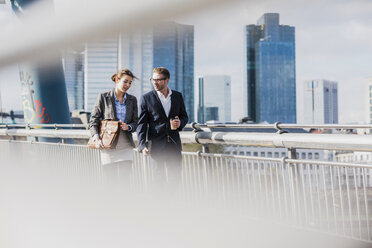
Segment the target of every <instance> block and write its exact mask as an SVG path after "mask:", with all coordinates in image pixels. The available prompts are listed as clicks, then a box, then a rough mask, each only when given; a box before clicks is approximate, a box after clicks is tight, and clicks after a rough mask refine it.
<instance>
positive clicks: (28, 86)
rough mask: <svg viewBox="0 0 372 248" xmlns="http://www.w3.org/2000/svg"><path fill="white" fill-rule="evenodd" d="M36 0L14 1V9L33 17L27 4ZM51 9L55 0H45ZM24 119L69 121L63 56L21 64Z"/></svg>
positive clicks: (39, 122)
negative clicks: (36, 62) (43, 61)
mask: <svg viewBox="0 0 372 248" xmlns="http://www.w3.org/2000/svg"><path fill="white" fill-rule="evenodd" d="M36 1H37V0H11V3H12V8H13V10H14V12H15V13H16V14H17V15H18V16H19V17H20V18H22V16H26V15H27V16H31V17H32V14H33V13H32V12H30V11H28V10H27V7H28V6H29V5H30V4H32V3H34V2H36ZM45 3H46V4H48V7H50V9H51V11H52V7H53V2H52V1H51V0H50V1H48V2H45ZM19 68H20V79H21V83H22V101H23V110H24V118H25V122H27V123H32V124H53V123H63V124H70V123H71V119H70V111H69V106H68V101H67V92H66V85H65V78H64V73H63V66H62V60H61V55H60V54H58V53H57V54H56V59H55V60H54V61H53V62H50V63H48V64H47V65H45V64H43V65H38V64H35V63H34V64H32V63H28V62H25V63H23V64H20V65H19Z"/></svg>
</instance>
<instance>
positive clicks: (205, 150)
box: [202, 144, 210, 153]
mask: <svg viewBox="0 0 372 248" xmlns="http://www.w3.org/2000/svg"><path fill="white" fill-rule="evenodd" d="M209 152H210V150H209V144H203V145H202V153H209Z"/></svg>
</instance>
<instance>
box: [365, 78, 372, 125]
mask: <svg viewBox="0 0 372 248" xmlns="http://www.w3.org/2000/svg"><path fill="white" fill-rule="evenodd" d="M366 82H367V84H366V86H367V90H366V94H367V97H366V99H367V103H366V106H367V111H366V122H367V123H372V78H367V79H366Z"/></svg>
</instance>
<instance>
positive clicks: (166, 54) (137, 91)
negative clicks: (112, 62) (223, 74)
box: [120, 22, 194, 121]
mask: <svg viewBox="0 0 372 248" xmlns="http://www.w3.org/2000/svg"><path fill="white" fill-rule="evenodd" d="M120 50H121V52H120V56H121V59H120V61H121V63H122V64H121V65H122V66H123V67H128V68H130V69H131V70H132V71H133V73H134V74H135V75H137V76H138V77H139V82H134V84H133V87H132V88H131V89H130V92H131V93H132V94H134V95H135V96H137V97H138V98H139V97H140V96H141V95H142V94H144V93H146V92H148V91H150V90H152V84H151V83H150V81H149V79H150V77H151V76H152V70H153V68H154V67H166V68H167V69H168V70H169V72H170V81H169V87H170V88H171V89H174V90H177V91H179V92H181V93H182V94H183V96H184V101H185V105H186V111H187V113H188V115H189V121H193V120H194V27H193V26H190V25H183V24H178V23H175V22H164V23H162V24H161V25H158V26H155V27H153V28H152V29H149V30H142V31H139V32H136V33H132V34H129V35H128V34H127V35H122V36H121V49H120Z"/></svg>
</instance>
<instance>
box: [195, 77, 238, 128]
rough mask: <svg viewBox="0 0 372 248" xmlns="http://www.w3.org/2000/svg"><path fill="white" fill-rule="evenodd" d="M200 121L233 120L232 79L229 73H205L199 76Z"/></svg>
mask: <svg viewBox="0 0 372 248" xmlns="http://www.w3.org/2000/svg"><path fill="white" fill-rule="evenodd" d="M198 81H199V104H198V122H199V123H205V122H207V121H212V120H213V121H219V122H223V123H224V122H228V121H231V79H230V76H227V75H205V76H200V77H199V78H198Z"/></svg>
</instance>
